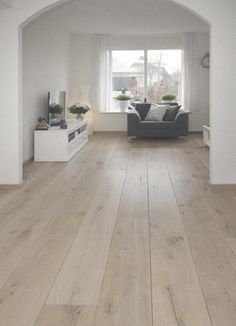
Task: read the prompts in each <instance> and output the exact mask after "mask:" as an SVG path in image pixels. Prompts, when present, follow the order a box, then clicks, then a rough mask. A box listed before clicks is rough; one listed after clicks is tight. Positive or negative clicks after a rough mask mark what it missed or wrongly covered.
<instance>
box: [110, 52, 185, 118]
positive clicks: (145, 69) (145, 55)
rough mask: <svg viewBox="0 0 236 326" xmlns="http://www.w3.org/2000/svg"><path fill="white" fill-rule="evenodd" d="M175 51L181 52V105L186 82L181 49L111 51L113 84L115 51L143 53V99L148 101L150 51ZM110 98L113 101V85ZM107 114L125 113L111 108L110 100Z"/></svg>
mask: <svg viewBox="0 0 236 326" xmlns="http://www.w3.org/2000/svg"><path fill="white" fill-rule="evenodd" d="M173 50H176V51H177V50H178V51H180V53H181V63H180V71H181V83H180V91H179V96H180V98H179V102H180V104H181V103H182V102H183V98H184V97H183V95H184V94H183V89H184V82H183V57H184V56H183V50H182V49H181V48H173V49H170V48H166V49H164V48H161V49H160V48H159V49H158V48H144V49H130V48H128V49H124V48H122V49H117V48H116V49H110V51H109V52H110V53H109V56H110V60H111V63H110V67H111V74H110V75H111V83H113V52H115V51H143V53H144V91H143V97H144V99H145V98H146V99H148V51H173ZM109 92H110V96H109V98H110V99H112V92H113V87H112V85H111V87H110V91H109ZM106 112H107V113H123V112H122V111H117V110H115V109H114V108H112V107H111V100H110V103H109V110H108V111H106Z"/></svg>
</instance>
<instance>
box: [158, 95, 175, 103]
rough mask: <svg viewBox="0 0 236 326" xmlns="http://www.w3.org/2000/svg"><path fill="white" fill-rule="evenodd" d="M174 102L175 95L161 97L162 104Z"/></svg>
mask: <svg viewBox="0 0 236 326" xmlns="http://www.w3.org/2000/svg"><path fill="white" fill-rule="evenodd" d="M175 100H176V95H175V94H164V95H162V97H161V101H162V102H164V103H165V102H172V101H175Z"/></svg>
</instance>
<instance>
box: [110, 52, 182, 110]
mask: <svg viewBox="0 0 236 326" xmlns="http://www.w3.org/2000/svg"><path fill="white" fill-rule="evenodd" d="M181 54H182V52H181V50H139V51H137V50H130V51H127V50H124V51H112V94H111V98H112V101H111V110H119V108H118V104H117V101H116V100H115V97H116V96H117V95H118V94H120V93H122V92H123V93H124V92H125V93H126V94H127V95H130V96H132V97H133V100H134V101H143V100H144V98H146V99H147V101H148V102H150V103H158V102H160V100H161V96H162V95H163V94H167V93H172V94H176V96H177V100H178V101H180V102H181V92H182V89H181V88H182V87H181V80H182V72H181V61H182V58H181Z"/></svg>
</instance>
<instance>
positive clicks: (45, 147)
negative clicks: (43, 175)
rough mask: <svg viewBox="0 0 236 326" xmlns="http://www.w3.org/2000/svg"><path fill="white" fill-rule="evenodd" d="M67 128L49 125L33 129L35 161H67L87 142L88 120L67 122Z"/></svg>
mask: <svg viewBox="0 0 236 326" xmlns="http://www.w3.org/2000/svg"><path fill="white" fill-rule="evenodd" d="M67 124H68V128H67V129H61V128H60V127H50V128H49V129H48V130H35V131H34V160H35V161H36V162H52V161H54V162H68V161H69V160H70V159H72V157H73V156H75V155H76V154H77V153H78V152H79V151H80V150H81V149H82V148H83V147H84V146H85V145H86V144H87V143H88V122H87V121H86V120H82V121H71V122H67Z"/></svg>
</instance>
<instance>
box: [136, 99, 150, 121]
mask: <svg viewBox="0 0 236 326" xmlns="http://www.w3.org/2000/svg"><path fill="white" fill-rule="evenodd" d="M150 107H151V104H150V103H136V104H135V109H136V111H138V113H139V115H140V119H141V120H142V121H143V120H144V119H145V118H146V116H147V114H148V111H149V110H150Z"/></svg>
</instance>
